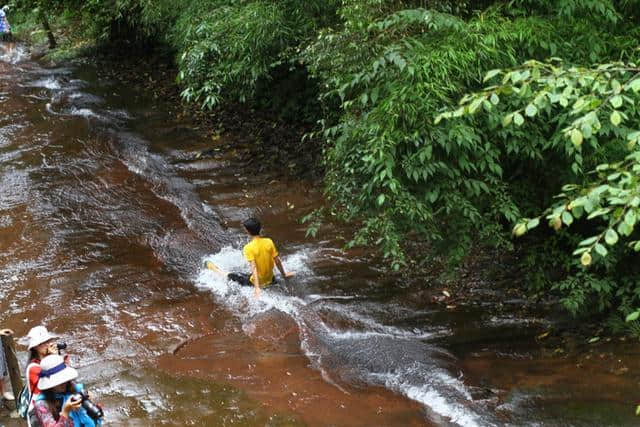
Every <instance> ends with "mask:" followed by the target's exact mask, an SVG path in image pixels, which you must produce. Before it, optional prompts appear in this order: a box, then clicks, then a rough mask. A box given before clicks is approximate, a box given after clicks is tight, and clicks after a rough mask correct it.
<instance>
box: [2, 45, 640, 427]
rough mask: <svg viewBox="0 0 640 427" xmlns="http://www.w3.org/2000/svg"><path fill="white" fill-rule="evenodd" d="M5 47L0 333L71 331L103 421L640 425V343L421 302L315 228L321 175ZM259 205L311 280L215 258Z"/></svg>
mask: <svg viewBox="0 0 640 427" xmlns="http://www.w3.org/2000/svg"><path fill="white" fill-rule="evenodd" d="M3 52H4V53H3ZM0 55H2V61H0V325H2V327H10V328H13V329H14V330H15V331H16V333H17V335H18V336H23V335H25V334H26V332H27V331H28V330H29V328H31V327H32V326H35V325H37V324H46V325H47V327H48V328H49V329H51V330H53V331H54V332H56V333H58V334H60V335H61V339H62V340H64V341H66V342H67V343H68V344H69V353H70V354H71V355H72V359H73V362H74V364H75V366H77V367H78V368H79V371H80V376H81V380H82V381H83V382H84V383H86V384H87V385H88V387H89V388H91V389H92V390H94V392H95V394H96V395H98V398H99V400H100V401H101V402H102V403H103V404H104V405H105V407H106V412H107V417H108V418H107V419H108V421H109V424H110V425H123V426H128V425H133V426H138V425H139V426H148V425H176V426H182V425H206V426H215V425H246V426H253V425H272V426H277V425H286V426H289V425H327V426H328V425H331V426H365V425H367V426H370V425H376V426H377V425H380V426H383V425H401V426H405V425H406V426H418V425H465V426H475V425H478V426H484V425H505V424H509V425H633V424H634V423H636V419H635V418H634V416H633V410H634V403H635V401H636V400H637V399H638V394H640V393H639V392H638V389H639V387H638V385H639V384H640V377H639V374H638V361H639V360H640V358H639V356H638V353H639V349H638V346H637V344H634V343H624V344H620V345H618V346H615V347H614V350H615V351H609V350H606V351H605V349H603V350H602V352H598V351H594V352H590V353H585V352H582V353H581V354H582V356H577V355H562V354H560V353H557V352H556V353H550V354H545V353H541V352H540V351H539V349H538V347H537V344H536V342H535V340H534V337H535V335H536V333H538V332H539V331H540V330H541V329H544V328H546V327H547V326H548V325H547V324H546V323H545V322H544V321H540V320H539V319H533V318H532V319H527V318H524V319H523V318H522V317H515V316H510V315H508V314H500V315H496V313H492V312H490V311H489V310H490V309H488V308H486V307H483V306H482V305H479V306H474V307H467V308H464V307H461V308H459V309H456V310H446V309H444V307H436V306H433V305H432V304H430V303H429V301H427V300H424V301H422V300H420V299H417V298H415V294H414V295H413V297H409V296H407V295H410V294H411V292H410V291H409V290H407V289H406V288H403V286H402V284H401V283H395V282H394V279H390V278H385V277H384V275H383V274H382V273H381V271H380V269H378V268H377V267H376V263H377V261H376V260H375V258H372V257H371V256H369V255H367V254H366V252H352V253H344V252H343V251H342V250H340V241H339V239H338V237H339V235H340V232H341V230H340V229H339V228H335V227H326V228H325V229H323V230H322V231H323V233H322V234H321V235H322V236H323V237H322V238H323V239H324V240H313V241H311V240H309V239H307V238H305V230H304V228H303V227H302V226H300V225H299V223H298V219H299V218H300V216H301V215H303V214H305V213H307V212H309V211H310V210H311V209H313V208H315V207H318V206H320V205H321V204H322V203H323V201H322V197H321V194H320V193H319V192H318V190H317V189H316V188H312V187H311V186H310V184H309V183H307V182H304V181H299V180H296V179H293V178H287V177H286V176H284V175H283V174H282V173H279V172H280V171H274V172H273V173H254V172H253V171H252V170H251V168H250V167H247V166H246V165H242V164H239V163H238V162H237V161H236V160H234V158H233V157H231V156H228V155H226V153H224V152H222V151H221V152H215V151H214V154H215V155H213V156H204V157H198V155H197V153H199V152H201V151H203V150H209V149H210V148H211V144H212V142H211V141H210V140H208V139H206V138H204V137H202V136H201V135H200V133H199V132H198V131H197V129H195V127H196V126H197V125H196V124H195V123H191V122H189V121H188V120H187V119H185V118H181V119H180V120H178V119H176V118H175V115H173V114H169V112H168V111H169V110H170V109H171V106H170V105H167V103H166V102H165V101H163V100H162V99H154V97H153V96H152V94H151V93H147V92H145V91H144V90H142V89H138V88H135V87H129V86H128V85H127V84H126V83H123V82H122V81H118V80H114V79H110V78H109V77H107V74H106V73H104V71H105V70H104V69H102V68H101V67H97V66H96V65H94V64H92V63H90V62H77V63H74V64H73V65H70V66H68V67H62V68H50V67H49V68H47V67H44V66H43V65H41V64H38V63H37V62H35V61H32V60H30V59H29V57H28V53H27V51H26V49H25V48H24V47H21V46H14V47H13V48H12V49H11V50H7V46H4V48H0ZM250 214H255V215H258V216H259V217H260V218H261V219H262V220H263V222H264V223H265V233H266V234H268V235H269V236H271V237H272V238H273V239H274V240H275V241H276V243H277V245H278V246H279V249H280V252H281V255H282V256H283V258H284V263H285V266H286V267H287V268H288V269H291V270H295V271H297V273H298V275H297V276H296V278H295V279H294V280H292V281H290V282H286V283H280V284H278V285H276V286H274V287H272V288H270V289H269V290H268V291H266V292H265V293H264V294H263V297H262V298H261V299H260V300H259V301H256V300H255V299H254V298H253V297H252V294H251V290H250V289H246V288H240V287H238V286H236V285H234V284H232V283H228V282H226V281H224V280H221V279H220V278H218V277H216V276H215V275H214V274H212V273H210V272H207V271H203V269H202V267H201V266H202V262H203V261H204V260H205V259H210V260H213V261H214V262H216V263H218V264H220V265H221V266H223V267H225V268H227V269H231V270H241V269H242V268H243V267H244V264H243V260H242V256H241V252H240V249H241V247H242V245H243V242H244V241H245V236H244V235H243V234H242V232H241V230H240V226H239V224H240V222H241V220H242V219H243V218H245V217H246V216H248V215H250ZM513 310H514V311H517V304H514V309H513ZM460 343H463V344H460ZM585 354H586V356H585ZM590 355H591V356H593V357H591V356H590ZM21 356H22V357H23V358H24V357H26V354H25V353H22V354H21ZM603 365H606V366H605V367H603ZM0 424H5V425H7V426H12V425H20V423H19V422H18V421H16V420H10V419H0Z"/></svg>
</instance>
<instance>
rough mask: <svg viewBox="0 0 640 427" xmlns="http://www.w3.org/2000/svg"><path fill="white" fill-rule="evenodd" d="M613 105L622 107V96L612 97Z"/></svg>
mask: <svg viewBox="0 0 640 427" xmlns="http://www.w3.org/2000/svg"><path fill="white" fill-rule="evenodd" d="M609 102H611V105H613V108H620V107H622V97H621V96H620V95H616V96H614V97H613V98H611V101H609Z"/></svg>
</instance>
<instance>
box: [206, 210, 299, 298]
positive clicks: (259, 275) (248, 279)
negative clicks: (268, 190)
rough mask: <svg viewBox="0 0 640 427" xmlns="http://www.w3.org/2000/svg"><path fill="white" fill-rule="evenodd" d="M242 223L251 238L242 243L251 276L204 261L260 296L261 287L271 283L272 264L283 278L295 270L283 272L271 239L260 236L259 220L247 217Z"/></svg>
mask: <svg viewBox="0 0 640 427" xmlns="http://www.w3.org/2000/svg"><path fill="white" fill-rule="evenodd" d="M242 225H243V226H244V229H245V230H246V232H247V234H248V235H249V236H250V238H251V240H250V241H249V243H247V244H246V245H244V248H243V249H242V253H243V255H244V257H245V259H246V260H247V262H248V263H249V265H250V267H251V276H249V275H248V274H243V273H227V272H226V271H224V270H222V269H221V268H220V267H218V266H217V265H215V264H214V263H212V262H211V261H206V262H205V266H206V267H207V268H208V269H209V270H212V271H215V272H216V273H218V274H221V275H223V276H224V277H226V278H227V279H229V280H233V281H234V282H238V283H240V284H241V285H245V286H253V287H254V289H255V292H254V295H255V297H256V298H260V293H261V288H264V287H266V286H269V285H270V284H272V283H273V267H274V265H275V266H276V267H278V270H279V271H280V274H281V275H282V277H283V278H284V279H288V278H290V277H293V276H294V275H295V272H293V271H289V272H285V270H284V266H283V265H282V261H281V260H280V256H278V250H277V249H276V246H275V245H274V244H273V240H271V239H269V238H268V237H262V236H260V230H261V229H262V225H261V224H260V221H258V220H257V219H255V218H249V219H247V220H246V221H245V222H243V223H242Z"/></svg>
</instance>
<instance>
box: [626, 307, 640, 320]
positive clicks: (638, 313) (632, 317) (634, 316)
mask: <svg viewBox="0 0 640 427" xmlns="http://www.w3.org/2000/svg"><path fill="white" fill-rule="evenodd" d="M638 317H640V310H638V311H634V312H633V313H631V314H629V315H628V316H627V318H626V321H627V322H633V321H634V320H638Z"/></svg>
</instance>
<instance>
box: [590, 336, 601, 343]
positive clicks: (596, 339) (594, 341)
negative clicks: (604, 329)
mask: <svg viewBox="0 0 640 427" xmlns="http://www.w3.org/2000/svg"><path fill="white" fill-rule="evenodd" d="M598 341H600V337H593V338H591V339H590V340H589V341H588V342H589V344H593V343H596V342H598Z"/></svg>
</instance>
